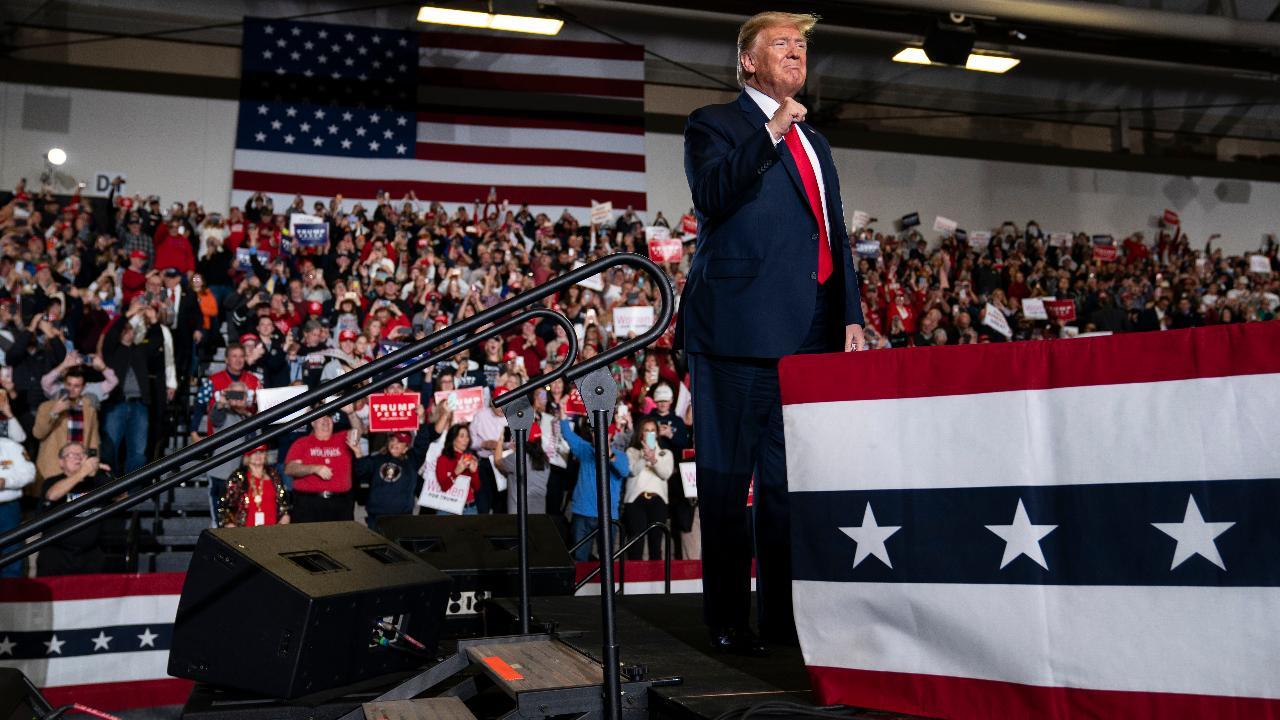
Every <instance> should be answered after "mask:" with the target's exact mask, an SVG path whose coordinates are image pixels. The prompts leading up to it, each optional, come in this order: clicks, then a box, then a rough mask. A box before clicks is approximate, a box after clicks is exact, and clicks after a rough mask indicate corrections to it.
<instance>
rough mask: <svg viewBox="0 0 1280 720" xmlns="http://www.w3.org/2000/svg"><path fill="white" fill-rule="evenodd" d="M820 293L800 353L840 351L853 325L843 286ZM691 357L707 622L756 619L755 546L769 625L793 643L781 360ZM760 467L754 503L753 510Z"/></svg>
mask: <svg viewBox="0 0 1280 720" xmlns="http://www.w3.org/2000/svg"><path fill="white" fill-rule="evenodd" d="M817 294H818V298H817V300H818V302H817V303H816V304H815V311H814V318H813V321H812V324H811V326H810V329H809V333H808V335H807V337H806V338H805V340H804V342H803V343H802V344H801V346H800V348H799V349H798V350H797V354H801V353H817V352H833V351H836V350H838V349H839V348H840V345H841V344H842V343H843V339H844V330H843V323H842V322H839V321H838V320H836V318H839V317H841V315H840V313H839V310H838V308H837V307H835V306H834V303H835V302H836V301H837V300H838V299H839V297H838V296H839V290H838V288H837V289H823V288H821V286H820V287H819V290H818V293H817ZM689 365H690V369H691V372H692V376H693V377H692V382H693V388H692V390H693V423H694V445H695V447H697V450H698V452H697V458H696V462H697V468H698V511H699V514H700V515H701V525H702V588H703V613H704V617H705V620H706V623H707V627H708V628H710V629H711V630H712V631H713V632H715V631H719V630H723V629H730V628H733V629H740V628H746V627H749V623H748V620H749V616H750V608H751V556H752V548H753V546H754V549H755V556H756V560H757V584H756V587H757V590H758V592H757V600H758V603H757V611H758V621H759V627H760V632H761V634H762V635H763V636H764V637H765V639H767V640H773V641H778V642H793V641H794V638H795V632H796V631H795V620H794V618H793V616H792V607H791V517H790V513H789V507H788V502H787V459H786V448H785V443H784V438H783V429H782V399H781V395H780V392H779V388H778V359H777V358H773V359H761V358H736V357H725V356H719V355H708V354H703V353H691V354H690V362H689ZM753 475H754V478H755V491H754V502H753V505H754V508H748V507H747V489H748V487H749V486H750V484H751V481H752V477H753ZM751 509H754V511H755V534H754V535H755V536H754V539H753V537H752V527H751V523H750V522H749V520H750V516H749V515H748V513H749V511H750V510H751ZM753 540H754V542H753Z"/></svg>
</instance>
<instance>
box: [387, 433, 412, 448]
mask: <svg viewBox="0 0 1280 720" xmlns="http://www.w3.org/2000/svg"><path fill="white" fill-rule="evenodd" d="M391 439H392V440H399V441H400V442H402V443H404V444H405V445H408V444H409V443H412V442H413V433H408V432H405V431H403V430H402V431H400V432H398V433H391Z"/></svg>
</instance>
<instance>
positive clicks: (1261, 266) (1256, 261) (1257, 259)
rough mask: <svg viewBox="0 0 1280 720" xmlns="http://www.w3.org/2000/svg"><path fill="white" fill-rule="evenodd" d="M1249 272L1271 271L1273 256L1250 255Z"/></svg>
mask: <svg viewBox="0 0 1280 720" xmlns="http://www.w3.org/2000/svg"><path fill="white" fill-rule="evenodd" d="M1249 272H1255V273H1269V272H1271V258H1269V257H1267V256H1266V255H1250V256H1249Z"/></svg>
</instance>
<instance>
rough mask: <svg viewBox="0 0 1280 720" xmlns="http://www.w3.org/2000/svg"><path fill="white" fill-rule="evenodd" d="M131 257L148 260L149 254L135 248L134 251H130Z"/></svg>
mask: <svg viewBox="0 0 1280 720" xmlns="http://www.w3.org/2000/svg"><path fill="white" fill-rule="evenodd" d="M129 257H130V258H138V259H139V260H146V259H147V254H146V253H145V252H143V251H141V250H134V251H133V252H131V253H129Z"/></svg>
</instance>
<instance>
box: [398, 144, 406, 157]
mask: <svg viewBox="0 0 1280 720" xmlns="http://www.w3.org/2000/svg"><path fill="white" fill-rule="evenodd" d="M407 149H408V148H406V147H405V146H404V144H403V143H401V144H399V145H397V146H396V154H397V155H403V154H404V151H405V150H407Z"/></svg>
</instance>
